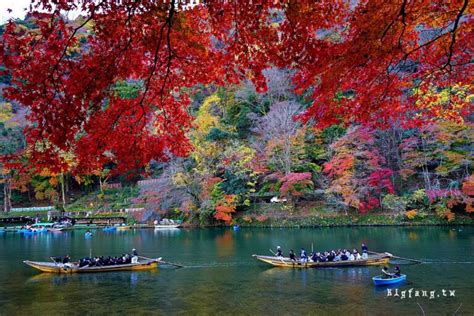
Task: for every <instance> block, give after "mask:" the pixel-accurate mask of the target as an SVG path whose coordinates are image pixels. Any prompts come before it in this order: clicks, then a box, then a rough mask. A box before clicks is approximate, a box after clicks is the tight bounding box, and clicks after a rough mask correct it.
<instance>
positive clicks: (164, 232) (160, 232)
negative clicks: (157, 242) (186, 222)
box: [153, 228, 181, 236]
mask: <svg viewBox="0 0 474 316" xmlns="http://www.w3.org/2000/svg"><path fill="white" fill-rule="evenodd" d="M153 234H154V235H155V236H177V235H179V234H181V229H179V228H167V229H155V230H153Z"/></svg>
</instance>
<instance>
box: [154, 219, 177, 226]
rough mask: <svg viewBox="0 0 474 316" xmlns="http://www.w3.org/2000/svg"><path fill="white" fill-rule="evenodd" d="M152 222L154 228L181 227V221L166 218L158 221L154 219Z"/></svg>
mask: <svg viewBox="0 0 474 316" xmlns="http://www.w3.org/2000/svg"><path fill="white" fill-rule="evenodd" d="M153 224H154V225H155V229H177V228H179V227H181V223H178V222H177V221H174V220H172V219H167V218H165V219H163V220H161V221H160V222H158V221H155V222H154V223H153Z"/></svg>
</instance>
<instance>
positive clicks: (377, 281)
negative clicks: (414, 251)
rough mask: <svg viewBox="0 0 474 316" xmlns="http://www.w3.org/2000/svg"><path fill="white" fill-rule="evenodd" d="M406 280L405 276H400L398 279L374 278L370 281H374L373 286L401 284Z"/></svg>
mask: <svg viewBox="0 0 474 316" xmlns="http://www.w3.org/2000/svg"><path fill="white" fill-rule="evenodd" d="M406 279H407V276H406V274H401V275H400V276H399V277H393V278H388V279H384V278H382V277H381V276H374V277H373V278H372V281H374V284H375V285H378V286H380V285H391V284H397V283H400V282H403V281H405V280H406Z"/></svg>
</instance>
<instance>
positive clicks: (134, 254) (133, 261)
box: [132, 248, 138, 263]
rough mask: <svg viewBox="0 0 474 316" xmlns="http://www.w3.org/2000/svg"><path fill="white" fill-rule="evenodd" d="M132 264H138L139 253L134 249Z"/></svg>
mask: <svg viewBox="0 0 474 316" xmlns="http://www.w3.org/2000/svg"><path fill="white" fill-rule="evenodd" d="M132 263H138V252H137V250H136V249H135V248H133V249H132Z"/></svg>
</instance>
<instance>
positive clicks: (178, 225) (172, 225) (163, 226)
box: [155, 224, 181, 229]
mask: <svg viewBox="0 0 474 316" xmlns="http://www.w3.org/2000/svg"><path fill="white" fill-rule="evenodd" d="M179 227H181V224H167V225H160V224H158V225H155V229H178V228H179Z"/></svg>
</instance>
